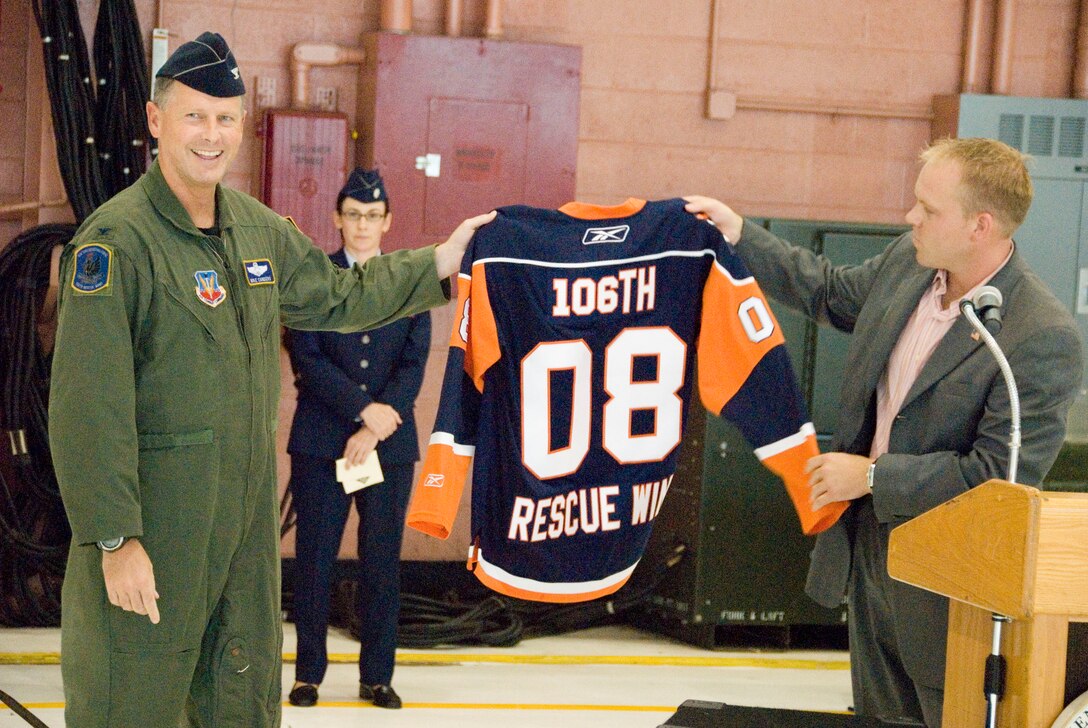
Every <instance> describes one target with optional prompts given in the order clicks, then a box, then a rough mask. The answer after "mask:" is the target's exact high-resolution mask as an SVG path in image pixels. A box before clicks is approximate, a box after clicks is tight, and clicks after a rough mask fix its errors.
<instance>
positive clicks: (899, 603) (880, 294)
mask: <svg viewBox="0 0 1088 728" xmlns="http://www.w3.org/2000/svg"><path fill="white" fill-rule="evenodd" d="M921 159H922V161H923V162H924V165H923V168H922V170H921V172H920V174H919V176H918V180H917V182H916V184H915V189H914V192H915V196H916V198H917V200H918V201H917V203H916V204H915V205H914V207H912V208H911V210H910V212H908V213H907V218H906V219H907V222H909V223H910V224H911V226H912V228H913V229H912V231H911V232H909V233H906V234H904V235H903V236H901V237H900V238H898V239H897V240H895V241H894V242H892V243H891V244H890V245H889V246H888V247H887V248H886V249H885V250H884V251H883V252H882V253H880V254H879V255H877V256H875V257H873V258H871V259H869V260H867V261H865V262H864V263H862V264H861V265H856V266H838V267H836V266H832V265H831V264H830V263H829V262H828V261H827V260H826V259H825V258H823V257H821V256H817V255H815V254H813V253H811V252H809V251H807V250H803V249H801V248H798V247H795V246H792V245H790V244H789V243H786V242H784V241H782V240H780V239H778V238H776V237H775V236H773V235H771V234H770V233H768V232H767V231H766V230H764V229H763V228H761V227H759V226H756V225H752V224H749V223H745V222H744V221H743V219H742V218H741V217H740V216H739V215H737V214H736V213H735V212H733V211H732V210H731V209H729V208H728V207H726V206H725V205H724V204H722V203H721V202H718V201H716V200H712V199H709V198H704V197H691V198H688V200H689V205H688V210H689V211H691V212H696V213H703V214H705V215H707V216H708V217H709V219H710V220H711V221H712V222H713V223H714V224H715V225H717V226H718V228H719V229H720V230H722V233H723V234H724V235H725V237H726V238H727V239H729V240H730V241H733V242H734V243H736V244H737V250H738V252H739V253H740V255H741V257H742V258H743V259H744V261H745V263H747V265H748V267H749V269H750V270H751V271H752V273H753V274H754V275H755V277H756V280H757V281H758V282H759V284H760V286H761V287H762V288H763V290H764V291H765V292H766V293H767V294H768V295H770V296H771V297H773V298H776V299H778V300H779V301H781V302H782V303H784V304H786V305H788V306H790V307H792V308H796V309H798V310H800V311H803V312H804V313H806V314H807V315H809V316H810V317H812V318H813V319H815V320H816V321H817V322H818V323H821V324H827V325H831V326H834V327H835V328H837V329H840V330H842V331H847V332H853V334H854V336H853V337H852V338H851V342H850V348H849V352H848V354H847V359H846V364H845V368H844V377H843V390H842V399H841V402H842V404H841V411H840V413H839V423H838V432H837V433H836V435H835V438H834V439H833V440H832V444H831V449H832V451H833V452H829V453H824V454H822V455H819V456H817V457H814V458H812V460H810V461H809V464H808V470H809V473H810V485H811V487H812V493H811V498H812V504H813V507H814V508H818V507H820V506H822V505H824V504H825V503H828V502H832V501H843V500H849V501H852V503H851V507H850V508H849V509H847V511H846V513H845V514H844V515H843V518H842V519H841V520H840V521H839V523H837V524H836V525H835V526H833V527H832V528H831V529H829V530H827V531H826V532H824V533H822V534H820V535H819V537H818V538H817V540H816V546H815V549H814V550H813V552H812V564H811V566H810V569H809V575H808V583H807V585H806V591H807V593H808V594H809V596H811V597H812V598H813V599H815V600H816V601H817V602H819V603H821V604H823V605H825V606H828V607H834V606H837V605H838V604H840V603H841V602H842V599H843V597H844V596H845V597H846V600H847V603H848V605H849V614H850V619H849V633H850V652H851V678H852V682H853V692H854V704H855V709H856V710H857V712H858V713H859V714H861V715H870V716H877V717H881V718H897V717H908V718H914V719H916V720H924V721H925V723H926V725H927V726H930V727H931V728H932V727H934V726H939V725H940V724H941V710H942V703H943V697H944V667H945V642H946V637H947V629H948V600H947V599H945V598H944V597H940V596H937V595H935V594H932V593H930V592H926V591H924V590H921V589H917V588H915V587H911V586H908V585H906V584H903V583H901V582H897V581H895V580H893V579H891V577H889V576H888V570H887V549H888V534H889V532H890V531H891V530H892V529H893V528H895V527H896V526H898V525H900V524H901V523H904V522H906V521H908V520H910V519H911V518H914V517H915V516H917V515H919V514H921V513H923V512H925V511H927V510H929V509H931V508H933V507H935V506H937V505H940V504H941V503H944V502H945V501H947V500H949V499H951V498H953V497H955V496H957V495H960V494H961V493H963V492H965V491H966V490H967V489H969V488H973V487H974V486H976V485H979V484H981V483H983V482H985V481H987V480H990V479H991V478H1004V477H1005V476H1006V474H1007V468H1008V463H1009V448H1008V445H1009V432H1010V425H1011V415H1010V412H1009V393H1008V391H1007V389H1006V387H1005V381H1004V379H1003V377H1002V376H1001V373H1000V371H999V369H998V366H997V363H996V361H995V360H994V358H993V356H992V355H991V354H990V352H989V351H988V350H987V349H986V347H985V345H984V344H983V343H982V342H981V341H980V340H979V337H978V335H977V334H975V333H974V330H973V329H972V328H971V325H970V324H969V323H968V322H967V320H966V319H965V318H964V317H963V316H962V315H961V314H960V312H959V302H960V300H962V299H963V298H964V297H965V296H970V295H971V294H972V293H973V292H974V290H976V289H977V288H978V287H979V286H981V285H984V284H988V285H992V286H995V287H996V288H998V289H999V290H1000V291H1001V294H1002V296H1003V299H1004V305H1003V308H1002V312H1003V326H1002V328H1001V331H1000V333H999V334H998V336H997V341H998V343H999V344H1000V345H1001V347H1002V349H1003V350H1004V351H1005V353H1006V355H1007V356H1008V358H1009V362H1010V363H1011V365H1012V370H1013V373H1014V375H1015V378H1016V383H1017V386H1018V388H1019V391H1020V406H1021V411H1022V432H1023V438H1022V449H1021V451H1020V459H1019V468H1018V477H1017V480H1018V481H1019V482H1021V483H1025V484H1029V485H1037V484H1038V483H1039V482H1040V481H1041V480H1042V479H1043V476H1044V475H1045V474H1046V472H1047V470H1048V469H1049V468H1050V466H1051V465H1052V464H1053V462H1054V459H1055V457H1057V454H1058V450H1059V449H1060V448H1061V445H1062V442H1063V440H1064V437H1065V422H1066V414H1067V413H1068V411H1069V406H1070V404H1071V403H1072V401H1073V398H1074V396H1075V394H1076V392H1077V389H1078V386H1079V384H1080V374H1081V371H1082V370H1083V362H1082V353H1081V352H1082V349H1081V342H1080V337H1079V335H1078V333H1077V330H1076V327H1075V325H1074V322H1073V318H1072V316H1071V315H1070V313H1069V311H1068V310H1067V309H1066V308H1065V307H1064V306H1062V304H1061V303H1059V302H1058V300H1057V299H1056V298H1055V297H1054V295H1053V294H1052V293H1051V292H1050V291H1049V290H1048V289H1047V287H1046V285H1045V284H1044V283H1043V282H1042V281H1040V280H1039V278H1038V277H1037V276H1036V275H1035V274H1034V273H1032V272H1031V271H1030V270H1029V269H1028V267H1027V265H1026V264H1025V263H1024V261H1023V259H1022V258H1021V257H1020V256H1019V255H1018V254H1017V252H1016V249H1015V245H1014V243H1013V240H1012V234H1013V232H1014V231H1015V230H1016V228H1017V227H1019V225H1020V223H1021V222H1023V220H1024V217H1025V216H1026V215H1027V211H1028V207H1029V206H1030V204H1031V198H1032V187H1031V180H1030V177H1029V175H1028V172H1027V169H1026V168H1025V166H1024V156H1023V155H1022V154H1021V153H1020V152H1018V151H1016V150H1014V149H1012V148H1011V147H1008V146H1006V145H1004V144H1002V143H1001V142H997V141H994V140H990V139H954V140H952V139H945V140H942V141H940V142H937V143H936V144H934V145H933V146H932V147H930V148H929V149H927V150H926V151H925V152H923V153H922V156H921ZM979 527H980V528H985V527H986V524H984V523H982V524H979ZM979 699H980V700H981V699H982V697H981V695H980V697H979Z"/></svg>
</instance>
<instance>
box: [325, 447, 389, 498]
mask: <svg viewBox="0 0 1088 728" xmlns="http://www.w3.org/2000/svg"><path fill="white" fill-rule="evenodd" d="M336 479H337V480H339V481H340V482H341V483H342V484H343V485H344V492H345V493H354V492H355V491H357V490H362V489H363V488H366V487H367V486H370V485H377V484H378V483H380V482H382V481H383V480H385V475H383V474H382V466H381V464H380V463H379V462H378V451H377V450H371V451H370V454H369V455H367V456H366V460H364V461H363V464H362V465H356V466H355V467H353V468H349V467H348V464H347V461H346V460H344V458H340V459H339V460H337V461H336Z"/></svg>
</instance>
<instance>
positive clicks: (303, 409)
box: [287, 249, 431, 465]
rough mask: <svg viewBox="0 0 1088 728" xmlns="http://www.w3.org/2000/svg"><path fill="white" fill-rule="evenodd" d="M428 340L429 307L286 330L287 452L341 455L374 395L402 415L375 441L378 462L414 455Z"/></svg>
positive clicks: (341, 262) (340, 256)
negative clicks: (374, 324) (368, 324)
mask: <svg viewBox="0 0 1088 728" xmlns="http://www.w3.org/2000/svg"><path fill="white" fill-rule="evenodd" d="M329 257H330V258H331V259H332V261H333V262H334V263H335V264H336V265H338V266H340V267H342V268H346V267H347V265H348V263H347V257H346V256H345V255H344V251H343V250H342V249H341V250H339V251H337V252H336V253H333V254H331V255H330V256H329ZM430 344H431V317H430V314H429V313H421V314H418V315H416V316H410V317H407V318H403V319H400V320H398V321H394V322H393V323H391V324H388V325H387V326H382V327H381V328H378V329H373V330H371V331H361V332H358V333H354V334H339V333H336V332H331V331H292V332H291V339H290V346H289V349H290V354H291V366H292V368H293V369H294V371H295V384H296V385H297V386H298V408H297V409H296V410H295V419H294V421H293V422H292V424H291V437H290V440H289V441H288V443H287V452H289V453H291V454H293V455H296V454H297V455H309V456H311V457H320V458H328V459H329V460H335V459H337V458H339V457H341V456H342V455H343V454H344V444H345V443H346V442H347V440H348V438H349V437H351V436H352V435H353V434H355V432H357V431H358V429H359V428H360V427H361V426H362V423H361V422H360V421H359V413H360V412H361V411H362V410H363V408H364V407H366V406H367V405H368V404H370V403H371V402H381V403H382V404H387V405H389V406H391V407H392V408H393V409H395V410H396V411H397V412H398V413H399V414H400V417H401V420H402V421H403V422H402V424H401V426H400V427H398V428H397V431H396V432H394V433H393V434H392V435H390V436H389V438H388V439H386V440H384V441H383V442H379V443H378V459H379V460H380V461H381V463H382V464H383V465H386V464H388V465H393V464H402V463H412V462H415V461H416V460H418V459H419V442H418V438H417V436H416V424H415V417H414V414H413V410H414V404H415V399H416V396H417V395H418V394H419V388H420V385H421V384H422V383H423V370H424V367H425V366H426V364H427V354H428V352H429V349H430Z"/></svg>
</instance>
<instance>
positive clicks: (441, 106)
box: [423, 98, 529, 235]
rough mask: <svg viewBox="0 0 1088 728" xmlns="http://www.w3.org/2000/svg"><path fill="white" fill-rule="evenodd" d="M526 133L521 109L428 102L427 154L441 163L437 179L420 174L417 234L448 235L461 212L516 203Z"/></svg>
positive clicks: (520, 187) (500, 104)
mask: <svg viewBox="0 0 1088 728" xmlns="http://www.w3.org/2000/svg"><path fill="white" fill-rule="evenodd" d="M528 133H529V106H528V105H527V104H522V103H517V102H508V101H473V100H469V99H444V98H432V99H431V103H430V110H429V116H428V119H427V153H428V154H438V155H439V158H440V160H441V161H440V163H439V166H438V170H437V171H438V172H439V175H438V176H431V174H430V173H426V174H427V183H426V187H425V188H424V193H423V194H424V204H423V232H424V233H425V234H428V235H449V233H450V231H451V230H453V229H454V228H455V227H457V224H458V223H459V222H461V220H462V218H463V216H464V212H463V211H464V210H479V211H481V212H486V211H487V210H490V209H492V208H495V207H499V206H501V205H513V204H517V203H521V202H522V201H523V200H524V199H525V146H526V138H527V136H528Z"/></svg>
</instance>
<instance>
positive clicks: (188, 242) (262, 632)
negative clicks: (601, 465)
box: [49, 163, 448, 728]
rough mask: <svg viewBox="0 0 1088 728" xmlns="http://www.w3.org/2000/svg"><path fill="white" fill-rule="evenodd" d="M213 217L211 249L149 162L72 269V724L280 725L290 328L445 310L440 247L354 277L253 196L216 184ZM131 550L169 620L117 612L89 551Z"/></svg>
mask: <svg viewBox="0 0 1088 728" xmlns="http://www.w3.org/2000/svg"><path fill="white" fill-rule="evenodd" d="M216 203H217V210H218V219H219V227H220V230H221V233H220V236H218V237H211V236H208V235H205V234H203V233H202V232H200V231H199V230H198V229H197V228H196V227H195V226H194V224H193V222H192V220H191V219H190V217H189V215H188V214H187V213H186V212H185V210H184V209H183V208H182V206H181V203H180V202H179V201H178V199H177V197H176V196H175V195H174V194H173V192H171V190H170V188H169V187H168V186H167V184H166V180H165V179H164V178H163V175H162V172H161V170H160V169H159V166H158V164H157V163H156V164H153V165H152V166H151V169H150V170H149V171H148V172H147V174H145V175H144V176H143V177H142V178H141V179H140V180H139V181H137V182H136V183H135V184H134V185H132V186H131V187H130V188H129V189H127V190H125V191H123V192H121V193H120V194H118V195H117V196H116V197H114V198H113V199H112V200H110V201H109V202H107V203H106V204H104V205H103V206H102V207H101V208H99V209H98V210H97V211H95V213H94V214H92V215H91V216H90V217H89V218H87V220H86V221H85V222H84V223H83V225H82V226H81V227H80V229H79V231H78V232H77V233H76V236H75V238H74V239H73V241H72V242H71V243H70V244H69V245H68V246H67V247H66V248H65V250H64V254H63V257H62V259H61V295H60V312H59V325H58V331H57V340H56V348H55V352H54V355H53V373H52V391H51V396H50V406H49V430H50V446H51V447H52V451H53V460H54V464H55V466H56V472H57V478H58V481H59V483H60V488H61V494H62V496H63V499H64V505H65V508H66V510H67V512H68V517H69V520H70V522H71V526H72V546H71V549H70V551H69V557H68V571H67V576H66V578H65V582H64V587H63V595H62V603H63V616H62V628H61V649H62V658H61V668H62V674H63V677H64V688H65V701H66V707H65V717H66V721H67V725H68V726H69V728H97V727H99V726H101V727H103V728H104V727H107V726H109V727H113V726H140V727H141V728H146V727H148V726H155V727H156V728H158V727H160V726H163V727H167V726H168V727H170V728H173V726H177V725H179V723H180V724H185V723H186V721H188V724H189V725H195V726H209V727H210V726H215V727H216V728H224V727H226V726H244V727H245V728H262V727H263V726H276V725H279V722H280V654H281V652H280V651H281V643H282V630H281V624H280V570H279V503H278V499H277V495H276V493H277V487H276V466H275V450H274V445H275V441H276V437H275V435H276V425H277V410H278V403H279V382H280V323H281V322H282V323H284V324H285V325H287V326H290V327H293V328H299V329H320V330H330V329H331V330H339V331H354V330H359V329H362V328H372V327H377V326H381V325H384V324H386V323H388V322H390V321H392V320H394V319H396V318H399V317H401V316H405V315H408V314H413V313H417V312H420V311H423V310H426V309H428V308H431V307H433V306H436V305H439V304H442V303H444V302H446V300H447V295H448V290H447V289H446V288H445V287H444V286H443V283H442V282H441V281H439V279H438V275H437V271H436V269H435V262H434V250H433V248H430V247H428V248H425V249H421V250H414V251H402V252H396V253H392V254H389V255H382V256H378V257H376V258H374V259H372V260H371V261H369V262H368V263H367V265H366V266H364V267H363V268H361V269H360V268H355V269H352V270H345V269H340V268H337V267H336V266H334V265H333V264H332V263H331V262H330V261H329V258H328V256H327V255H325V253H324V252H322V251H321V250H319V249H318V248H316V247H314V246H313V245H312V244H311V242H310V240H309V239H308V238H306V237H305V236H304V235H303V234H302V233H301V232H299V231H298V229H297V228H295V227H294V225H293V224H292V223H291V222H290V221H288V220H285V219H284V218H281V217H280V216H278V215H276V214H275V213H273V212H272V211H271V210H269V209H268V208H266V207H265V206H263V205H261V204H260V203H258V202H257V201H256V200H254V199H253V198H251V197H249V196H247V195H244V194H242V193H240V192H237V191H235V190H231V189H228V188H225V187H222V186H220V187H219V188H218V190H217V193H216ZM87 246H90V247H89V248H87V249H86V250H83V248H85V247H87ZM81 250H82V252H80V251H81ZM84 256H87V257H85V258H84ZM266 264H267V266H268V267H267V268H266V267H265V266H266ZM211 273H214V276H213V275H211ZM212 304H214V305H212ZM122 535H123V536H138V537H140V540H141V542H142V544H143V546H144V548H145V549H146V550H147V553H148V555H149V556H150V558H151V562H152V564H153V568H154V574H155V582H156V588H157V591H158V593H159V595H160V599H159V601H158V607H159V612H160V615H161V621H160V623H159V624H157V625H153V624H151V622H150V621H149V619H148V618H147V617H146V616H140V615H137V614H135V613H133V612H126V611H123V610H122V609H120V608H119V607H115V606H112V605H110V603H109V601H108V598H107V595H106V591H105V586H104V583H103V577H102V555H101V553H100V552H99V550H98V549H97V548H96V547H95V545H94V544H95V542H96V541H99V540H105V539H108V538H113V537H116V536H122Z"/></svg>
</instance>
